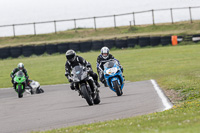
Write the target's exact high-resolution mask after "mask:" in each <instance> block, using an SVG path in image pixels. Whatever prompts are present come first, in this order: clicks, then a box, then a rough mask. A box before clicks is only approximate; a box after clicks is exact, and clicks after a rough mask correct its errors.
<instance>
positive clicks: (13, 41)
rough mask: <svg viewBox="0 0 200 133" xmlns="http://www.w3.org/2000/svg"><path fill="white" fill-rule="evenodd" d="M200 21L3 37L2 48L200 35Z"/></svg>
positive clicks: (0, 45)
mask: <svg viewBox="0 0 200 133" xmlns="http://www.w3.org/2000/svg"><path fill="white" fill-rule="evenodd" d="M198 29H200V21H194V22H193V23H190V22H189V21H186V22H178V23H175V24H170V23H169V24H156V25H142V26H132V27H130V26H122V27H117V28H99V29H97V31H95V30H94V29H91V28H88V29H86V28H79V29H77V32H75V30H67V31H62V32H57V34H54V33H51V34H41V35H37V36H35V35H26V36H16V37H1V38H0V47H5V46H16V45H38V44H45V43H59V42H71V41H79V40H80V41H85V40H92V39H93V40H100V39H106V38H114V37H119V38H120V37H126V36H145V35H148V36H149V35H151V36H155V35H168V34H176V35H186V34H195V33H200V30H198Z"/></svg>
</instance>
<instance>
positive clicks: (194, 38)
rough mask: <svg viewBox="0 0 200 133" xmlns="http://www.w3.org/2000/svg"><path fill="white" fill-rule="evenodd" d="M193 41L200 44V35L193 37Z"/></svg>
mask: <svg viewBox="0 0 200 133" xmlns="http://www.w3.org/2000/svg"><path fill="white" fill-rule="evenodd" d="M192 41H193V42H199V41H200V34H196V35H193V36H192Z"/></svg>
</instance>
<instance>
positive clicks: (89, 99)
mask: <svg viewBox="0 0 200 133" xmlns="http://www.w3.org/2000/svg"><path fill="white" fill-rule="evenodd" d="M81 92H82V95H83V97H84V98H85V100H86V101H87V103H88V105H90V106H92V105H93V104H94V103H93V99H92V96H91V95H90V94H89V92H88V90H87V88H86V85H81Z"/></svg>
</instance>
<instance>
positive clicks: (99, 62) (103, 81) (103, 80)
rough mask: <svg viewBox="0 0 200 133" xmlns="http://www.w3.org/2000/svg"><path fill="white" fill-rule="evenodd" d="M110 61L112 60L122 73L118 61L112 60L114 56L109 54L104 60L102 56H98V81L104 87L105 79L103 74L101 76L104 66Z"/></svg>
mask: <svg viewBox="0 0 200 133" xmlns="http://www.w3.org/2000/svg"><path fill="white" fill-rule="evenodd" d="M110 59H113V60H116V61H117V62H118V64H119V67H120V68H121V70H122V72H123V67H122V66H121V65H120V63H119V61H118V60H117V59H115V58H114V56H113V55H112V54H109V55H108V57H107V58H106V59H105V58H103V56H102V55H101V54H100V55H99V56H98V57H97V72H98V74H99V79H100V81H101V82H102V83H104V85H105V86H107V85H106V83H105V79H104V74H103V71H104V66H103V65H104V64H105V63H106V62H107V61H108V60H110Z"/></svg>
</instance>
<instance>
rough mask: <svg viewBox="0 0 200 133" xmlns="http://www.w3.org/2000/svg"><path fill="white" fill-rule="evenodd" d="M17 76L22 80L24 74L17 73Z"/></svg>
mask: <svg viewBox="0 0 200 133" xmlns="http://www.w3.org/2000/svg"><path fill="white" fill-rule="evenodd" d="M16 76H17V77H19V78H21V77H23V76H24V73H23V72H22V71H19V72H17V73H16Z"/></svg>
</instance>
